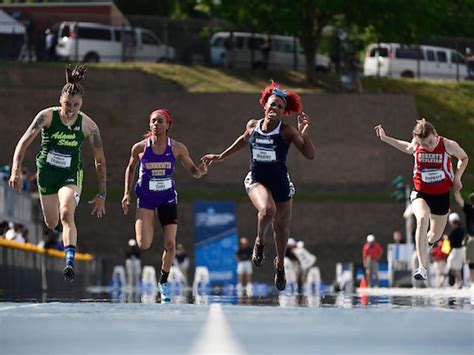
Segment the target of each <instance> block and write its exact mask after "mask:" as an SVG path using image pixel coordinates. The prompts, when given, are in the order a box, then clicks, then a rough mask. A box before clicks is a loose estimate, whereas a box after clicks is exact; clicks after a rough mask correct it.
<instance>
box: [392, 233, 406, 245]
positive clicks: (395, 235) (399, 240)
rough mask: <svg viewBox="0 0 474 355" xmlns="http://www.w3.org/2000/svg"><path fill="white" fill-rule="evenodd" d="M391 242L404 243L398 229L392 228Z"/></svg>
mask: <svg viewBox="0 0 474 355" xmlns="http://www.w3.org/2000/svg"><path fill="white" fill-rule="evenodd" d="M393 242H394V243H395V244H403V243H405V241H404V240H403V235H402V232H400V231H399V230H394V231H393Z"/></svg>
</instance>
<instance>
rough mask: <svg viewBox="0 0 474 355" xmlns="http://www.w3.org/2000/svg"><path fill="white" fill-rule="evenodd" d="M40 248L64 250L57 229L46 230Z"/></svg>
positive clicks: (39, 244)
mask: <svg viewBox="0 0 474 355" xmlns="http://www.w3.org/2000/svg"><path fill="white" fill-rule="evenodd" d="M38 246H39V247H41V248H44V249H56V250H64V245H63V243H62V242H61V241H60V239H59V231H58V230H57V229H49V228H48V229H45V230H44V232H43V240H42V241H40V242H39V243H38Z"/></svg>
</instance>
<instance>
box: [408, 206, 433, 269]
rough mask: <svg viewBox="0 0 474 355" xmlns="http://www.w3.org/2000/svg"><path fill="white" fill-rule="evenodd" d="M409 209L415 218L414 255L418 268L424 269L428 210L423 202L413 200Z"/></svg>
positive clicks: (426, 254)
mask: <svg viewBox="0 0 474 355" xmlns="http://www.w3.org/2000/svg"><path fill="white" fill-rule="evenodd" d="M411 207H412V209H413V213H414V214H415V218H416V232H415V241H416V255H417V258H418V264H419V266H420V267H424V268H426V266H427V263H428V238H427V233H428V225H429V221H430V208H429V207H428V204H427V203H426V202H425V200H423V199H421V198H417V199H415V200H414V201H413V202H412V204H411Z"/></svg>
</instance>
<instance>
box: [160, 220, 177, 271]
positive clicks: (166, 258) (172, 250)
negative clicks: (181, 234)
mask: <svg viewBox="0 0 474 355" xmlns="http://www.w3.org/2000/svg"><path fill="white" fill-rule="evenodd" d="M177 231H178V225H177V224H167V225H165V226H164V227H163V234H164V245H165V250H164V251H163V257H162V259H161V270H162V271H165V272H170V269H171V265H172V264H173V259H174V256H175V254H176V233H177Z"/></svg>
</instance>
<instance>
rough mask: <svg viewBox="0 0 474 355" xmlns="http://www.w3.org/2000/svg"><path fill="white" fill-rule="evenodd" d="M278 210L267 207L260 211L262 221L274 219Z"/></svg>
mask: <svg viewBox="0 0 474 355" xmlns="http://www.w3.org/2000/svg"><path fill="white" fill-rule="evenodd" d="M275 213H276V210H275V208H274V207H272V206H265V207H263V208H262V209H260V210H259V211H258V215H259V217H260V218H262V219H273V217H275Z"/></svg>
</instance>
